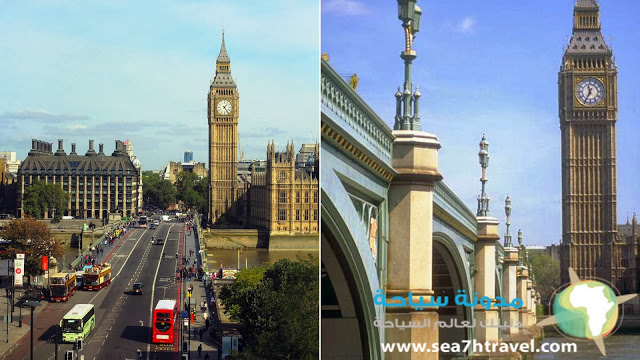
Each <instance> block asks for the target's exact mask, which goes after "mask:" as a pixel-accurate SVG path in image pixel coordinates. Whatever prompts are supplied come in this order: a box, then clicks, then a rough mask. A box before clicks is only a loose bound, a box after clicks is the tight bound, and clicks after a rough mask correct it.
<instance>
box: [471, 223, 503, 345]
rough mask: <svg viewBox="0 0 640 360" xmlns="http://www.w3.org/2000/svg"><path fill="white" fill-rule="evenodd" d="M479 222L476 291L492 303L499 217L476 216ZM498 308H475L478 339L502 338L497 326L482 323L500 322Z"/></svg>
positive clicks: (492, 340)
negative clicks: (484, 325) (486, 325)
mask: <svg viewBox="0 0 640 360" xmlns="http://www.w3.org/2000/svg"><path fill="white" fill-rule="evenodd" d="M476 219H477V223H478V241H477V242H476V246H475V261H476V268H477V269H478V272H477V273H476V274H475V276H474V278H473V284H474V288H475V292H477V293H478V298H481V297H483V296H487V297H489V298H490V299H491V303H492V305H493V304H494V303H495V299H496V244H497V243H498V240H500V235H499V234H498V219H496V218H493V217H490V216H478V217H476ZM498 315H499V314H498V309H497V308H496V307H494V306H492V307H491V308H489V309H485V308H484V307H482V306H480V305H478V306H476V307H475V308H474V316H475V320H476V326H475V330H474V337H475V339H476V340H477V341H482V342H484V341H489V342H497V341H498V340H499V338H500V333H499V329H498V328H497V327H482V326H480V324H481V323H483V322H484V323H487V322H489V323H490V322H493V324H498V322H499V318H498V317H499V316H498Z"/></svg>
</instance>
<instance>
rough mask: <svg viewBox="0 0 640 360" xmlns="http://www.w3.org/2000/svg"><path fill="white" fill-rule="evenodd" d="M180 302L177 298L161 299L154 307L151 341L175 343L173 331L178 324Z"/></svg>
mask: <svg viewBox="0 0 640 360" xmlns="http://www.w3.org/2000/svg"><path fill="white" fill-rule="evenodd" d="M177 319H178V303H177V302H176V301H175V300H160V301H158V305H156V308H155V309H153V325H152V329H153V330H152V337H151V342H152V343H154V344H173V331H174V327H175V326H177V325H178V324H176V321H177Z"/></svg>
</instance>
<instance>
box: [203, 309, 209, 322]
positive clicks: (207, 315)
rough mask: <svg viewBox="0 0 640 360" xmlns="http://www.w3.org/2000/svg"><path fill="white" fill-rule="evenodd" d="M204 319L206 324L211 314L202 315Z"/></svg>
mask: <svg viewBox="0 0 640 360" xmlns="http://www.w3.org/2000/svg"><path fill="white" fill-rule="evenodd" d="M202 317H203V318H204V321H205V322H206V321H207V320H208V319H207V318H208V317H209V313H208V312H206V311H205V312H204V313H202Z"/></svg>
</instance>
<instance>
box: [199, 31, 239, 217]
mask: <svg viewBox="0 0 640 360" xmlns="http://www.w3.org/2000/svg"><path fill="white" fill-rule="evenodd" d="M238 99H239V94H238V87H237V86H236V83H235V82H234V81H233V78H232V77H231V61H230V60H229V55H228V54H227V49H226V47H225V43H224V32H223V34H222V46H221V48H220V54H219V55H218V59H217V61H216V75H215V78H214V79H213V81H211V87H210V90H209V96H208V99H207V104H208V120H209V182H210V183H209V223H210V224H216V223H218V224H220V225H224V224H221V223H223V222H226V221H230V222H231V221H233V220H235V217H236V202H237V200H238V198H239V197H240V195H241V194H239V191H240V190H241V189H243V186H241V185H240V184H239V183H238V177H237V175H238V114H239V112H238V107H239V106H238V105H239V103H238ZM221 218H223V219H224V220H222V221H220V220H221Z"/></svg>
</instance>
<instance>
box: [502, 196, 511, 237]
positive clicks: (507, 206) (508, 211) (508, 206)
mask: <svg viewBox="0 0 640 360" xmlns="http://www.w3.org/2000/svg"><path fill="white" fill-rule="evenodd" d="M504 214H505V215H507V222H506V224H507V233H506V234H505V235H504V246H505V247H511V246H512V245H513V244H511V233H510V232H509V227H510V226H511V197H510V196H509V195H507V199H506V200H505V201H504Z"/></svg>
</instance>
